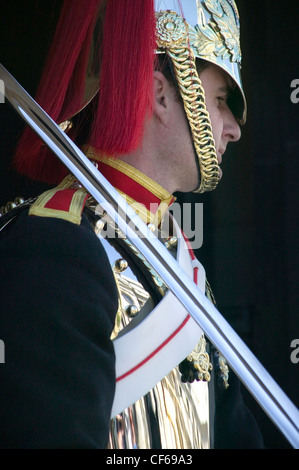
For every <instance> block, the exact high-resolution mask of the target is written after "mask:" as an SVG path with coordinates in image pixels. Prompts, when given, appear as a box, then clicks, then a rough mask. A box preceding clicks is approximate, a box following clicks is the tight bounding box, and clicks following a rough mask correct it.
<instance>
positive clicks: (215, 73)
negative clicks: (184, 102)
mask: <svg viewBox="0 0 299 470" xmlns="http://www.w3.org/2000/svg"><path fill="white" fill-rule="evenodd" d="M200 79H201V82H202V85H203V88H204V90H205V97H206V107H207V110H208V112H209V115H210V120H211V124H212V131H213V137H214V140H215V147H216V152H217V158H218V163H219V164H221V162H222V156H223V154H224V152H225V150H226V147H227V144H228V143H229V142H237V141H238V140H239V139H240V137H241V131H240V127H239V125H238V123H237V121H236V119H235V117H234V115H233V114H232V112H231V110H230V108H229V107H228V104H227V99H228V96H229V93H230V90H231V89H232V86H233V82H232V79H231V78H230V77H229V75H228V74H226V73H225V72H224V71H222V70H221V69H220V68H219V67H217V66H216V65H210V66H209V67H207V68H206V69H204V70H203V71H202V72H201V74H200ZM220 174H221V175H222V172H221V170H220Z"/></svg>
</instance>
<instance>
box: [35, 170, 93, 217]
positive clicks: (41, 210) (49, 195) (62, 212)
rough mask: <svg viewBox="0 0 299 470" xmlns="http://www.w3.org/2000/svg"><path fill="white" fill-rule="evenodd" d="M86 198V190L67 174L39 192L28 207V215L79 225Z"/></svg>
mask: <svg viewBox="0 0 299 470" xmlns="http://www.w3.org/2000/svg"><path fill="white" fill-rule="evenodd" d="M87 198H88V193H87V191H86V190H85V189H84V188H82V187H80V186H79V185H78V184H77V183H76V180H75V179H74V177H73V176H72V175H69V176H67V177H66V178H65V179H64V180H63V181H62V182H61V183H60V184H59V186H57V187H56V188H54V189H50V190H49V191H46V192H45V193H43V194H41V195H40V196H39V197H38V198H37V200H36V201H35V202H34V204H32V206H31V207H30V210H29V215H34V216H38V217H53V218H56V219H63V220H67V221H69V222H72V223H73V224H77V225H80V223H81V218H82V212H83V209H84V206H85V203H86V200H87Z"/></svg>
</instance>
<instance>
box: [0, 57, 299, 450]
mask: <svg viewBox="0 0 299 470" xmlns="http://www.w3.org/2000/svg"><path fill="white" fill-rule="evenodd" d="M0 79H1V80H3V82H4V84H5V98H6V99H7V100H8V101H9V102H10V104H11V105H12V106H13V108H14V109H15V110H16V111H17V112H18V113H19V114H20V115H21V117H22V118H23V119H24V120H25V121H26V123H27V124H28V125H29V126H30V127H31V128H32V129H33V130H34V131H35V132H36V133H37V135H38V136H39V137H40V138H41V139H42V140H43V142H44V143H45V144H46V145H47V146H48V147H49V148H50V149H51V150H52V151H53V152H54V153H55V154H56V156H57V157H58V158H59V159H60V160H61V161H62V162H63V164H64V165H65V166H66V167H67V168H68V169H69V171H70V172H71V173H72V174H73V175H74V176H75V177H76V178H77V179H78V181H79V182H80V183H81V184H82V186H84V187H85V188H86V190H87V191H88V192H89V194H91V195H92V196H93V197H94V199H95V200H96V201H97V202H98V203H99V204H100V205H102V206H103V207H104V208H105V210H106V212H107V214H108V215H109V216H110V217H111V218H112V220H114V222H115V224H116V226H117V227H119V229H120V230H121V231H122V232H123V233H124V234H126V236H127V237H128V239H129V240H130V241H131V243H132V244H133V245H134V246H135V247H136V249H138V250H139V251H140V253H141V254H142V255H143V256H144V257H145V258H146V259H147V260H148V262H149V263H150V264H151V266H152V267H153V269H154V270H155V271H156V272H157V274H158V275H159V276H160V277H161V279H162V280H163V281H164V283H165V284H166V285H167V286H168V288H169V289H170V290H171V291H172V293H173V294H174V295H175V296H176V297H177V299H178V300H179V302H181V303H182V305H183V306H184V307H185V308H186V310H187V311H188V312H189V313H190V315H191V316H192V317H193V319H194V320H195V321H196V322H197V323H198V324H199V326H200V327H201V328H202V329H203V331H204V332H205V334H206V336H207V337H208V338H209V340H210V341H211V342H212V343H213V344H214V346H215V347H216V348H217V349H218V350H219V351H220V352H221V353H222V354H223V356H224V357H225V358H226V360H227V362H228V363H229V365H230V367H231V368H232V369H233V370H234V371H235V373H236V374H237V375H238V377H239V378H240V380H241V381H242V382H243V384H244V385H245V387H246V388H247V389H248V390H249V392H250V393H251V394H252V396H253V397H254V398H255V400H256V401H257V402H258V403H259V405H260V406H261V407H262V409H263V410H264V411H265V413H266V414H267V415H268V416H269V418H270V419H271V420H272V422H273V423H274V424H275V425H276V426H277V427H278V429H279V430H280V431H281V432H282V434H283V435H284V436H285V437H286V439H287V440H288V441H289V442H290V444H291V445H292V446H293V447H294V448H299V410H298V409H297V408H296V406H295V405H294V404H293V403H292V402H291V400H290V399H289V398H288V397H287V395H286V394H285V393H284V391H283V390H282V389H281V388H280V387H279V386H278V384H277V383H276V382H275V381H274V379H273V378H272V377H271V375H270V374H269V373H268V372H267V370H266V369H265V368H264V367H263V366H262V364H261V363H260V362H259V361H258V359H257V358H256V357H255V356H254V354H253V353H252V352H251V351H250V349H249V348H248V347H247V346H246V344H245V343H244V342H243V341H242V340H241V338H240V337H239V336H238V335H237V333H236V332H235V331H234V330H233V328H232V327H231V326H230V325H229V324H228V322H227V321H226V320H225V319H224V318H223V316H222V315H221V314H220V312H219V311H218V310H217V309H216V308H215V307H214V305H213V304H212V303H211V302H210V301H209V300H208V299H207V298H206V297H205V296H204V295H203V294H202V292H201V291H200V290H199V289H198V287H197V286H196V285H195V283H193V282H192V281H191V280H190V278H189V277H188V276H187V275H186V273H185V272H184V270H182V269H181V267H180V266H179V264H178V263H177V262H176V261H175V260H174V258H173V257H172V255H171V254H170V253H169V252H168V250H167V249H166V248H165V247H164V246H163V245H162V244H161V242H160V241H159V240H158V239H157V238H156V237H155V236H154V235H153V233H152V232H151V231H150V230H149V228H148V227H147V225H146V224H145V223H144V222H143V221H142V220H141V219H140V218H139V216H137V214H136V213H135V211H133V209H132V208H131V207H130V206H129V205H127V203H126V202H125V200H124V199H123V198H122V197H121V196H119V194H118V192H117V191H116V190H115V189H114V188H113V186H112V185H111V184H110V183H109V182H108V181H107V180H106V179H105V178H104V177H103V175H102V174H101V173H100V172H99V171H98V170H97V169H96V168H95V167H94V165H93V164H92V163H91V162H90V161H89V160H88V158H87V157H86V156H85V155H84V154H83V153H82V152H81V150H80V149H79V148H78V147H77V146H76V145H75V144H74V143H73V142H72V141H71V140H70V139H69V138H68V136H67V135H66V134H64V133H63V132H62V131H61V129H60V128H59V126H57V124H56V123H55V122H54V121H53V120H52V119H51V118H50V117H49V116H48V115H47V114H46V113H45V111H43V109H42V108H41V107H40V106H39V105H38V104H37V103H36V102H35V101H34V100H33V99H32V98H31V96H30V95H29V94H28V93H27V92H26V91H25V90H24V89H23V88H22V87H21V85H20V84H19V83H18V82H17V81H16V80H15V79H14V78H13V77H12V75H10V74H9V73H8V71H7V70H6V69H5V68H4V67H3V65H2V64H0Z"/></svg>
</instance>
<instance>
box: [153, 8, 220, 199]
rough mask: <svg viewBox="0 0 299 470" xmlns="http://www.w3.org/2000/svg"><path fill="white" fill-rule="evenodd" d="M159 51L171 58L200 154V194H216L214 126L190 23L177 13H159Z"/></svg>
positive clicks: (197, 152) (216, 175)
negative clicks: (191, 47) (188, 25)
mask: <svg viewBox="0 0 299 470" xmlns="http://www.w3.org/2000/svg"><path fill="white" fill-rule="evenodd" d="M156 17H157V30H158V39H157V43H158V52H160V53H163V52H164V53H166V54H167V55H168V57H169V58H170V59H171V62H172V64H173V69H174V73H175V77H176V80H177V84H178V88H179V91H180V95H181V97H182V100H183V104H184V109H185V112H186V116H187V120H188V122H189V126H190V131H191V137H192V141H193V145H194V149H195V153H196V155H197V158H198V160H197V163H198V168H199V173H200V182H199V185H198V188H197V189H196V190H195V191H194V192H196V193H204V192H207V191H212V190H213V189H215V188H216V186H217V184H218V182H219V180H220V168H219V165H218V160H217V153H216V148H215V141H214V137H213V133H212V126H211V121H210V117H209V113H208V111H207V108H206V105H205V94H204V89H203V87H202V84H201V80H200V78H199V75H198V72H197V68H196V59H195V56H194V53H193V51H192V50H191V49H190V46H189V44H188V34H187V23H186V22H185V21H184V20H183V18H182V17H180V16H179V15H177V14H176V13H175V12H168V11H167V12H160V13H157V15H156Z"/></svg>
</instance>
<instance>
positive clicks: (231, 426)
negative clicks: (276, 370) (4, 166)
mask: <svg viewBox="0 0 299 470" xmlns="http://www.w3.org/2000/svg"><path fill="white" fill-rule="evenodd" d="M139 3H140V2H136V1H134V0H126V1H124V0H107V1H99V0H90V1H89V2H86V1H84V2H83V1H79V0H78V1H76V2H71V1H69V0H66V1H65V3H64V5H63V8H62V12H61V16H60V20H59V23H58V26H57V29H56V33H55V37H54V41H53V45H52V48H51V50H50V53H49V58H48V61H47V63H46V67H45V71H44V74H43V77H42V80H41V85H40V88H39V91H38V94H37V100H38V102H39V103H40V104H41V106H42V107H43V108H44V109H45V110H46V111H47V112H48V113H49V114H50V115H51V117H52V118H53V119H54V120H56V122H57V123H59V124H60V125H61V127H62V128H63V129H64V130H65V132H67V133H68V134H69V136H70V137H72V138H73V139H74V140H75V141H76V143H77V144H78V145H80V146H82V148H83V149H84V151H85V153H86V155H87V156H88V157H89V158H90V159H91V160H92V161H93V162H94V163H95V165H96V166H97V167H98V169H99V170H100V171H101V172H102V174H104V176H106V177H107V179H108V180H109V181H110V182H111V183H112V184H113V186H114V187H115V188H116V189H117V191H118V192H119V193H120V194H121V195H122V196H123V197H125V198H126V200H127V202H128V203H129V204H130V205H131V206H132V207H133V208H134V209H135V210H136V211H137V212H138V214H139V215H140V217H141V218H142V219H143V220H144V221H145V222H146V223H148V224H149V226H150V227H151V228H152V230H153V231H155V232H156V233H157V234H158V236H159V237H160V238H161V241H162V242H164V243H165V244H166V245H167V246H168V248H169V249H170V251H171V252H172V253H173V255H174V256H175V257H177V259H178V261H179V262H180V263H181V264H182V265H183V266H186V270H187V271H188V270H189V272H190V275H191V276H192V277H193V278H194V281H195V282H197V284H198V286H199V287H200V288H201V289H202V290H203V291H205V292H206V295H208V296H209V297H210V299H211V301H213V296H212V293H211V290H210V288H209V285H208V283H207V281H206V278H205V272H204V269H203V267H202V266H201V264H200V263H199V262H198V261H197V260H195V257H194V254H193V252H192V250H191V249H190V246H189V245H188V241H187V240H185V238H184V237H182V236H180V235H179V234H180V229H179V227H178V226H177V224H176V221H175V220H174V219H173V218H171V217H170V215H169V213H168V208H169V206H171V204H173V203H174V202H175V197H174V196H173V194H174V193H175V192H176V191H183V192H189V191H195V192H205V191H211V190H213V189H215V187H216V186H217V183H218V181H219V179H220V178H221V170H220V166H219V165H220V164H221V160H222V156H223V154H224V152H225V150H226V147H227V145H228V143H230V142H236V141H237V140H238V139H239V138H240V125H242V124H244V123H245V120H246V102H245V98H244V94H243V90H242V85H241V79H240V75H239V68H240V61H241V53H240V43H239V17H238V12H237V8H236V5H235V2H234V1H232V0H221V1H216V0H202V1H201V2H199V1H197V2H195V1H194V2H172V1H171V2H168V1H165V2H159V1H157V2H156V4H155V8H154V4H153V1H150V0H144V1H143V2H142V7H141V8H139V7H140V5H139V7H138V4H139ZM176 3H179V4H180V5H182V9H179V8H178V5H176ZM190 6H191V8H190ZM155 10H156V13H155ZM83 12H84V14H83ZM194 13H195V16H194ZM189 18H191V19H189ZM194 18H196V19H195V20H194ZM196 22H197V26H196V27H194V24H195V23H196ZM154 50H155V52H156V54H154V53H153V51H154ZM15 164H16V167H17V168H18V170H19V171H20V172H21V173H23V174H26V175H28V176H29V177H31V178H33V179H38V180H41V181H44V182H46V183H49V184H52V185H53V184H54V185H55V186H54V187H53V188H51V189H50V190H49V191H47V192H46V193H43V194H42V195H41V196H39V197H38V198H36V199H34V200H29V201H22V200H19V201H16V203H15V205H14V207H13V208H12V210H8V208H6V209H5V208H4V209H2V214H3V215H2V217H1V219H0V223H1V227H2V230H1V233H0V236H1V245H0V250H1V259H2V262H1V270H3V273H2V279H3V282H2V284H1V288H2V289H3V293H2V296H1V298H2V299H3V302H2V313H1V320H0V322H1V323H0V325H1V329H0V331H1V334H2V335H3V339H4V341H5V345H6V357H7V363H6V365H5V367H4V368H2V369H1V371H0V373H1V380H2V383H3V384H5V386H2V387H1V392H0V393H1V399H0V403H1V405H0V406H1V447H2V448H105V447H107V446H108V447H110V448H114V449H115V448H169V449H173V448H180V449H182V448H208V447H215V448H219V447H235V448H236V447H262V438H261V436H260V433H259V430H258V428H257V426H256V424H255V421H254V419H253V418H252V416H251V414H250V413H249V411H248V410H247V408H246V407H245V405H244V403H243V401H242V397H241V395H240V391H239V384H238V381H237V379H236V377H235V376H234V375H233V374H232V373H230V374H229V376H228V366H227V364H226V363H225V359H224V358H222V357H221V355H220V354H219V353H218V352H217V351H215V350H214V348H213V346H212V345H210V344H209V343H207V341H206V339H205V336H204V333H203V332H202V331H201V330H200V328H199V327H197V326H195V325H194V324H192V322H190V321H189V317H186V312H180V307H179V305H178V302H177V303H174V300H173V298H171V296H170V295H169V293H168V292H167V289H166V286H164V285H163V283H162V282H161V280H160V279H159V278H157V276H156V275H155V273H153V271H152V270H151V269H150V267H149V266H148V263H147V260H144V259H143V258H142V256H141V255H140V254H139V253H137V252H136V250H134V248H133V247H132V245H131V244H130V243H129V241H128V240H127V239H126V238H125V236H123V234H119V233H118V232H117V231H116V230H115V227H114V226H113V223H111V221H110V220H109V219H107V218H106V216H105V213H104V211H103V210H102V208H99V207H98V206H97V205H96V204H95V202H94V201H93V200H92V198H91V197H89V195H88V194H87V192H86V190H85V189H84V188H82V187H81V186H80V184H79V183H78V181H76V180H75V178H74V177H72V176H71V175H68V174H67V171H66V169H65V168H64V167H62V166H61V164H60V163H59V162H58V160H57V159H56V157H55V156H54V155H53V154H51V153H50V152H49V151H48V149H47V148H46V147H45V146H44V145H42V144H41V142H40V141H39V140H38V139H37V138H36V136H35V135H34V134H33V133H32V132H31V131H29V130H26V131H25V133H24V135H23V137H22V139H21V141H20V142H19V144H18V147H17V151H16V156H15ZM56 184H58V186H56ZM165 222H166V228H167V233H165V229H164V227H165V225H163V223H164V224H165ZM7 293H9V295H7ZM179 315H180V316H179ZM184 318H186V320H185V321H183V320H182V319H184ZM157 319H158V320H157ZM175 321H178V324H179V325H180V327H179V328H177V329H176V330H175V332H176V334H170V333H168V331H171V329H169V328H170V327H169V325H170V324H171V325H174V322H175ZM173 328H174V327H173ZM164 331H167V333H165V334H164ZM161 332H162V333H161ZM168 334H169V335H170V336H167V335H168ZM163 335H164V336H163ZM165 335H166V336H165ZM168 338H171V340H170V339H169V340H168ZM189 338H191V340H190V341H189ZM135 340H136V343H135ZM195 340H196V341H195ZM192 342H193V343H192ZM137 343H138V345H137V346H136V347H135V344H137ZM115 355H116V356H117V358H118V359H119V361H120V363H121V366H118V367H119V369H120V370H123V371H124V372H123V373H122V374H120V373H119V370H118V369H116V365H115ZM144 358H146V359H144ZM122 368H123V369H122ZM228 385H229V386H228Z"/></svg>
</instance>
